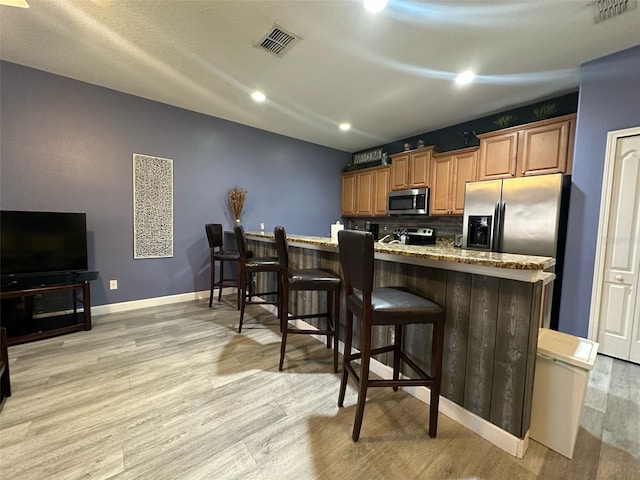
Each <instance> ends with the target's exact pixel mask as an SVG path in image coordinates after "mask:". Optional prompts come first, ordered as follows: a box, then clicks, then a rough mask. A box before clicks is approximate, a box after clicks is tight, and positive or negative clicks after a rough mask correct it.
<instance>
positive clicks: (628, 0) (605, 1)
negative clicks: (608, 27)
mask: <svg viewBox="0 0 640 480" xmlns="http://www.w3.org/2000/svg"><path fill="white" fill-rule="evenodd" d="M591 5H592V7H593V19H594V20H595V22H596V23H600V22H604V21H605V20H609V19H610V18H613V17H615V16H618V15H620V14H623V13H624V12H628V11H629V10H633V9H634V8H636V7H637V6H638V2H637V0H598V1H597V2H593V3H592V4H591Z"/></svg>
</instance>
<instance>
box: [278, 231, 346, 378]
mask: <svg viewBox="0 0 640 480" xmlns="http://www.w3.org/2000/svg"><path fill="white" fill-rule="evenodd" d="M273 234H274V236H275V239H276V250H277V252H278V262H279V264H280V328H281V330H282V341H281V344H280V366H279V369H280V371H282V365H283V363H284V353H285V350H286V347H287V335H288V334H307V335H326V336H327V348H331V339H332V338H333V371H334V372H338V325H339V319H340V288H341V286H342V280H341V279H340V276H339V275H338V274H337V273H335V272H332V271H331V270H326V269H319V268H305V269H290V268H289V248H288V244H287V234H286V232H285V230H284V227H276V228H275V229H274V230H273ZM299 291H318V292H326V294H327V310H326V312H322V313H310V314H306V315H292V316H289V292H299ZM308 318H325V319H326V329H324V330H320V329H317V330H312V329H302V328H295V327H293V326H291V325H289V320H304V319H308Z"/></svg>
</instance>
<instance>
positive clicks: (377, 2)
mask: <svg viewBox="0 0 640 480" xmlns="http://www.w3.org/2000/svg"><path fill="white" fill-rule="evenodd" d="M362 4H363V5H364V8H365V9H367V10H368V11H369V12H373V13H376V12H380V11H381V10H384V7H386V6H387V0H363V1H362Z"/></svg>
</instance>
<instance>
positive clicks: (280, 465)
mask: <svg viewBox="0 0 640 480" xmlns="http://www.w3.org/2000/svg"><path fill="white" fill-rule="evenodd" d="M234 301H235V297H228V298H227V302H228V303H226V304H225V303H224V302H223V303H222V304H214V308H211V309H209V308H208V307H207V302H206V300H202V301H193V302H186V303H178V304H173V305H169V306H162V307H153V308H147V309H143V310H136V311H131V312H126V313H120V314H110V315H104V316H100V317H95V318H94V328H93V330H92V331H90V332H79V333H74V334H70V335H66V336H61V337H57V338H52V339H48V340H42V341H39V342H34V343H30V344H24V345H17V346H13V347H10V348H9V355H10V359H11V360H10V365H11V380H12V390H13V396H12V397H11V398H9V399H8V400H7V401H6V403H5V405H4V408H3V410H2V412H0V435H1V436H0V477H1V478H2V479H7V480H8V479H15V480H27V479H56V480H57V479H79V478H90V479H130V478H141V479H154V480H157V479H172V480H173V479H200V478H202V479H216V480H217V479H267V480H270V479H296V480H297V479H333V478H336V479H348V478H356V479H467V480H468V479H498V480H499V479H509V480H512V479H534V478H540V479H580V480H590V479H639V478H640V473H639V472H640V453H639V444H640V442H639V441H638V438H639V435H640V433H639V428H640V427H639V426H638V425H639V419H640V417H639V416H638V410H640V408H639V407H638V402H639V400H638V397H640V395H639V393H640V388H639V385H640V383H639V382H640V375H638V373H639V372H640V367H638V366H636V365H631V364H625V363H624V362H617V361H612V360H611V359H608V358H606V357H601V359H599V360H598V362H597V368H596V372H595V373H594V374H593V375H592V378H593V385H592V386H591V387H590V390H589V394H588V395H587V401H586V403H587V407H585V409H584V411H585V415H584V425H585V426H584V428H581V429H580V433H579V437H578V442H577V447H576V453H575V456H574V459H573V460H572V461H570V460H567V459H565V458H564V457H562V456H561V455H559V454H556V453H555V452H553V451H551V450H548V449H547V448H546V447H544V446H542V445H540V444H538V443H536V442H533V441H532V442H531V445H530V447H529V451H528V452H527V455H526V457H525V459H524V460H518V459H516V458H513V457H512V456H510V455H509V454H507V453H505V452H503V451H502V450H500V449H499V448H497V447H495V446H493V445H492V444H491V443H489V442H487V441H485V440H483V439H481V438H480V437H478V436H477V435H475V434H474V433H472V432H470V431H469V430H467V429H465V428H463V427H461V426H460V425H459V424H457V423H455V422H453V421H452V420H450V419H448V418H447V417H446V416H444V415H442V414H440V423H439V430H438V437H437V438H436V439H431V438H429V437H428V436H427V434H426V429H427V412H428V409H427V406H426V405H424V404H422V403H421V402H420V401H418V400H416V399H415V398H413V397H411V396H409V395H407V394H406V393H404V392H397V393H394V392H393V391H392V390H391V389H374V390H373V391H371V392H370V397H369V398H370V399H369V402H368V405H367V408H366V410H365V417H364V424H363V429H362V434H361V439H360V442H358V443H353V442H352V441H351V428H352V422H353V417H354V404H355V391H354V390H353V388H349V389H348V392H347V398H346V400H345V408H343V409H338V407H337V405H336V401H337V396H338V387H339V375H336V374H333V373H331V361H332V360H331V353H330V351H329V350H327V349H326V348H325V346H324V345H323V344H321V343H320V342H318V341H316V340H314V339H313V338H310V337H307V336H295V335H293V336H291V341H290V346H289V348H288V355H287V360H286V362H285V371H284V372H278V370H277V365H278V355H279V345H280V342H279V334H278V332H277V327H276V325H277V321H276V318H275V317H274V316H273V315H272V314H270V313H268V312H266V311H264V310H262V309H261V308H260V307H253V309H249V310H248V314H249V315H248V317H247V320H246V330H245V331H243V333H242V334H241V335H239V334H237V333H236V330H235V329H236V327H237V318H238V314H237V312H236V311H235V309H234V308H233V307H232V306H230V305H232V304H233V302H234ZM602 359H604V360H602ZM624 370H627V372H626V374H631V375H632V376H635V380H632V381H628V379H623V380H621V379H620V378H621V377H620V374H621V373H622V372H623V371H624ZM605 388H606V389H605ZM618 429H622V430H623V432H622V433H621V434H618V433H617V432H616V430H618ZM600 438H602V440H601V439H600Z"/></svg>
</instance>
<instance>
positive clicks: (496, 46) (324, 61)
mask: <svg viewBox="0 0 640 480" xmlns="http://www.w3.org/2000/svg"><path fill="white" fill-rule="evenodd" d="M28 1H29V4H30V5H31V8H29V9H19V8H12V7H0V58H2V59H3V60H7V61H10V62H15V63H19V64H22V65H26V66H29V67H34V68H37V69H41V70H45V71H48V72H52V73H56V74H59V75H63V76H66V77H71V78H75V79H78V80H82V81H85V82H89V83H93V84H96V85H101V86H104V87H108V88H112V89H114V90H118V91H122V92H126V93H130V94H133V95H137V96H140V97H144V98H148V99H152V100H157V101H160V102H163V103H167V104H170V105H175V106H178V107H182V108H186V109H189V110H193V111H196V112H201V113H204V114H208V115H213V116H216V117H221V118H225V119H228V120H232V121H235V122H239V123H242V124H246V125H251V126H254V127H257V128H261V129H264V130H268V131H271V132H276V133H280V134H283V135H287V136H290V137H294V138H299V139H302V140H306V141H309V142H313V143H317V144H320V145H326V146H330V147H334V148H337V149H340V150H345V151H357V150H362V149H365V148H368V147H372V146H375V145H379V144H383V143H387V142H390V141H393V140H397V139H401V138H405V137H409V136H412V135H415V134H419V133H423V132H427V131H431V130H435V129H438V128H442V127H446V126H449V125H453V124H456V123H460V122H462V121H466V120H470V119H473V118H477V117H481V116H484V115H488V114H491V113H494V112H498V111H501V110H506V109H509V108H512V107H516V106H519V105H523V104H526V103H532V102H535V101H538V100H543V99H545V98H548V97H552V96H555V95H557V94H561V93H565V92H568V91H571V90H575V89H576V88H577V87H578V82H579V66H580V64H582V63H584V62H586V61H589V60H593V59H595V58H598V57H601V56H604V55H608V54H610V53H613V52H616V51H619V50H622V49H625V48H628V47H631V46H635V45H638V44H640V28H638V25H640V9H638V8H634V9H633V10H631V11H629V12H627V13H625V14H623V15H621V16H618V17H615V18H612V19H610V20H607V21H605V22H602V23H599V24H595V23H594V20H593V12H592V8H591V6H590V5H589V3H588V2H585V1H575V0H556V1H545V0H535V1H518V2H513V1H511V2H506V1H493V0H484V1H480V0H475V1H465V2H461V1H456V2H453V1H447V2H444V1H440V2H418V1H402V0H397V1H394V0H390V2H389V5H388V7H387V9H386V10H385V11H384V12H382V13H379V14H371V13H369V12H367V11H365V10H364V9H363V8H362V5H361V3H360V2H359V1H349V0H342V1H341V0H333V1H328V0H323V1H311V0H279V1H259V0H249V1H244V0H228V1H207V0H200V1H187V0H183V1H176V0H172V1H163V0H155V1H133V0H128V1H122V0H93V1H90V0H28ZM631 4H632V6H635V5H636V4H637V1H634V0H632V1H631ZM274 24H278V25H280V26H282V27H284V28H285V29H287V30H288V31H289V32H292V33H294V34H297V35H299V36H300V37H301V40H299V41H298V42H296V43H295V44H294V45H293V46H292V47H291V48H290V50H289V51H288V52H287V53H286V54H285V55H284V56H282V57H277V56H275V55H273V54H271V53H269V52H266V51H263V50H261V49H258V48H256V47H255V46H254V45H255V44H256V43H257V42H258V41H259V40H260V39H261V37H262V36H264V35H265V34H267V33H268V32H269V31H270V29H271V28H272V26H273V25H274ZM469 68H471V69H472V70H474V71H476V72H477V73H478V77H477V81H476V82H475V83H473V84H471V85H467V86H465V87H460V86H458V85H456V84H455V83H454V82H453V78H454V77H455V75H456V74H457V73H458V72H460V71H462V70H465V69H469ZM254 89H260V90H262V91H264V93H265V94H266V95H267V101H266V102H265V103H264V104H257V103H255V102H253V100H251V98H250V96H249V94H250V92H251V91H252V90H254ZM343 121H346V122H349V123H351V125H352V129H351V131H348V132H342V131H340V130H339V129H338V124H339V123H341V122H343Z"/></svg>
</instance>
